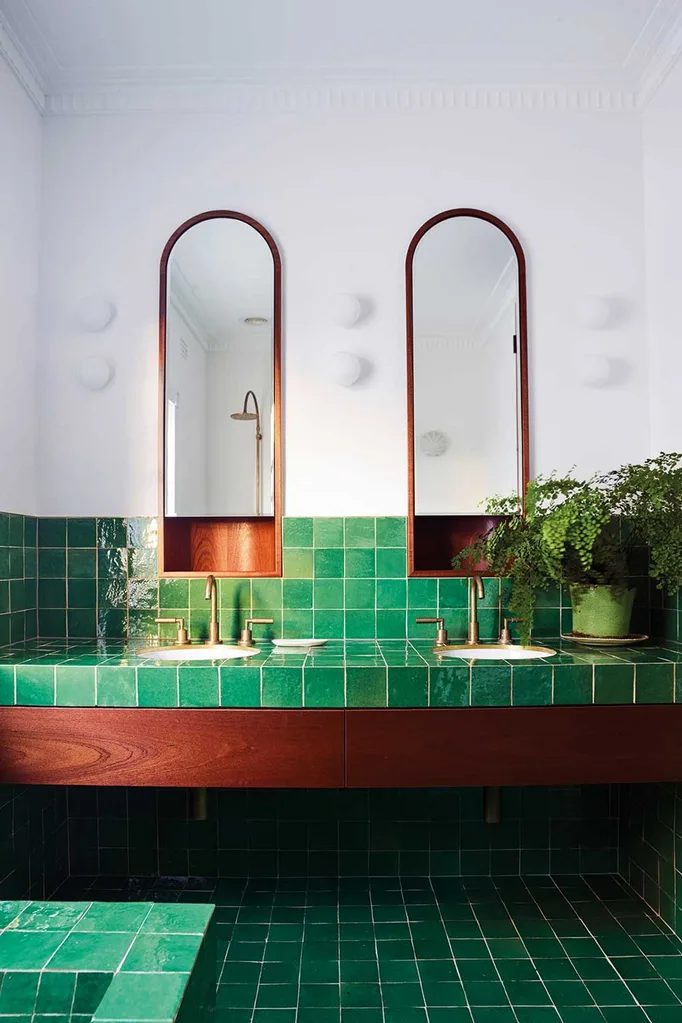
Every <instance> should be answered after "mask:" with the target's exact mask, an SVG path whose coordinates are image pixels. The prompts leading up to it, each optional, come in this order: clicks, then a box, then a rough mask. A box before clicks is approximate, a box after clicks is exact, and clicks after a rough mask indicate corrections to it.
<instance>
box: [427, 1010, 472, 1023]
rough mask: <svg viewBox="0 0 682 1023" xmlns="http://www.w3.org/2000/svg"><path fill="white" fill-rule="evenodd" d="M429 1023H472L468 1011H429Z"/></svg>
mask: <svg viewBox="0 0 682 1023" xmlns="http://www.w3.org/2000/svg"><path fill="white" fill-rule="evenodd" d="M428 1018H429V1023H472V1018H473V1017H472V1015H471V1013H470V1012H469V1010H468V1009H436V1008H431V1009H429V1013H428Z"/></svg>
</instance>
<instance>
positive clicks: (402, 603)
mask: <svg viewBox="0 0 682 1023" xmlns="http://www.w3.org/2000/svg"><path fill="white" fill-rule="evenodd" d="M414 581H415V580H413V579H410V580H409V582H414ZM407 589H408V587H407V585H406V581H405V580H404V579H377V597H376V604H377V608H383V609H385V610H400V609H402V608H404V607H407Z"/></svg>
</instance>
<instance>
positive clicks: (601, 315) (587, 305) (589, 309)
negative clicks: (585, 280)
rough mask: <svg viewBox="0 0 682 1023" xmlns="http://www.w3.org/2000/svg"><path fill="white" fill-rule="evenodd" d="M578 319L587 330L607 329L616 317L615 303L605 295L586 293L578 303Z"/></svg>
mask: <svg viewBox="0 0 682 1023" xmlns="http://www.w3.org/2000/svg"><path fill="white" fill-rule="evenodd" d="M576 313H577V320H578V323H579V325H580V326H581V327H584V328H585V329H587V330H605V329H606V328H607V327H609V326H611V324H612V322H613V317H614V303H613V302H612V301H611V299H609V298H605V297H604V296H603V295H586V296H585V297H584V298H583V299H582V301H581V302H580V303H579V304H578V308H577V310H576Z"/></svg>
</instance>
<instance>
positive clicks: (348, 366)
mask: <svg viewBox="0 0 682 1023" xmlns="http://www.w3.org/2000/svg"><path fill="white" fill-rule="evenodd" d="M329 372H330V376H331V378H332V380H333V381H334V383H335V384H339V386H341V387H352V386H353V384H356V383H357V382H358V380H359V379H360V377H361V376H362V359H360V358H359V357H358V356H357V355H353V353H352V352H336V354H335V355H332V357H331V360H330V363H329Z"/></svg>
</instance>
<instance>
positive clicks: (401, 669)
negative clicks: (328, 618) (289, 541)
mask: <svg viewBox="0 0 682 1023" xmlns="http://www.w3.org/2000/svg"><path fill="white" fill-rule="evenodd" d="M543 642H545V643H547V645H548V646H551V647H553V648H554V649H556V650H557V651H558V654H557V656H556V657H552V658H551V659H549V660H538V661H533V662H529V661H523V662H518V661H516V662H512V661H506V660H499V661H498V660H495V661H491V660H487V661H484V662H479V663H472V664H470V663H469V662H467V661H463V662H459V661H456V660H453V659H450V660H445V659H442V658H439V657H438V656H437V655H435V654H434V653H433V651H432V646H431V644H430V643H426V642H423V641H421V640H414V641H406V640H369V641H364V640H357V641H346V642H343V641H341V640H331V641H330V642H329V643H328V644H327V645H326V646H323V647H316V648H312V649H311V650H309V651H306V650H298V651H293V650H292V651H289V652H287V653H282V652H281V651H279V650H277V649H276V648H275V647H273V646H271V645H270V644H269V643H262V644H260V645H259V647H258V650H259V653H258V654H257V655H256V656H253V657H244V658H238V659H236V660H225V661H220V660H218V661H206V662H202V663H198V662H197V661H193V662H188V661H182V660H178V661H177V662H168V661H164V662H160V661H154V660H151V659H149V658H143V657H140V656H139V655H138V651H139V650H140V649H141V648H142V646H144V645H148V644H145V643H143V641H136V642H129V643H125V642H123V641H116V640H114V641H111V640H107V641H101V640H100V641H98V640H74V641H70V642H67V641H65V640H63V639H57V640H55V639H51V640H33V641H30V642H25V643H17V644H14V645H12V646H7V647H3V648H2V649H1V651H0V704H2V705H6V706H7V705H10V706H11V705H19V706H59V707H92V706H98V707H301V708H305V707H315V708H321V707H322V708H324V707H470V706H471V707H529V706H536V707H537V706H552V705H557V706H568V705H580V704H627V703H639V704H651V703H675V702H680V701H682V671H680V670H679V669H678V667H677V665H678V664H679V663H681V662H682V648H681V647H679V646H678V645H675V644H667V645H660V646H655V645H647V646H636V647H631V648H630V647H622V648H617V649H610V650H597V649H590V648H586V647H580V646H577V645H575V644H572V643H564V642H561V641H551V640H549V641H546V640H543Z"/></svg>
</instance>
